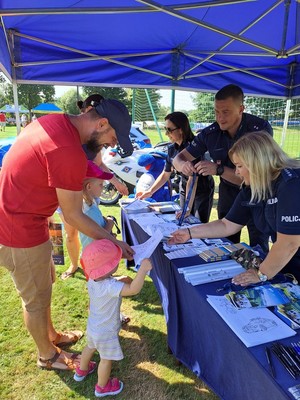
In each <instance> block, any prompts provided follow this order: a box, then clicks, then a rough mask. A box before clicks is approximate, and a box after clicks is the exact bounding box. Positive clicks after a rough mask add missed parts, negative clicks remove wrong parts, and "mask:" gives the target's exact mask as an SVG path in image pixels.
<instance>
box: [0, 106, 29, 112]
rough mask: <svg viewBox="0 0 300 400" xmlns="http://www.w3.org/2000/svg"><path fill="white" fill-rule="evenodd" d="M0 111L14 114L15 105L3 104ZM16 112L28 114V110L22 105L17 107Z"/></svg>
mask: <svg viewBox="0 0 300 400" xmlns="http://www.w3.org/2000/svg"><path fill="white" fill-rule="evenodd" d="M0 112H4V113H11V114H14V113H15V112H16V107H15V106H14V105H13V104H5V106H3V107H1V108H0ZM18 112H19V113H22V114H28V113H29V110H27V108H25V107H24V106H22V105H20V106H19V107H18Z"/></svg>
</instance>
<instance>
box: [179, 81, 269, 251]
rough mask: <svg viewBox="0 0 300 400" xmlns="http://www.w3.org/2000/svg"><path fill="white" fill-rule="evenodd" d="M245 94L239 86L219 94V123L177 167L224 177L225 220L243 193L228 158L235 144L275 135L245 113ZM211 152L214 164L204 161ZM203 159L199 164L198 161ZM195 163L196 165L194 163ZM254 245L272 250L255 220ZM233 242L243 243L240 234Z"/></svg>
mask: <svg viewBox="0 0 300 400" xmlns="http://www.w3.org/2000/svg"><path fill="white" fill-rule="evenodd" d="M243 101H244V93H243V91H242V89H241V88H240V87H239V86H236V85H227V86H224V87H223V88H222V89H220V90H219V91H218V92H217V93H216V95H215V115H216V122H214V123H213V124H212V125H210V126H208V127H207V128H205V129H203V130H202V131H201V132H200V133H199V134H198V135H197V136H196V138H195V139H194V140H193V142H192V143H191V144H190V146H188V147H187V148H186V149H184V150H183V151H181V152H180V153H179V154H178V155H177V156H176V157H175V159H174V166H175V168H176V169H177V170H178V171H181V172H183V173H184V174H185V175H191V174H192V173H193V172H198V173H199V174H202V175H204V176H207V175H217V176H219V177H220V185H219V200H218V206H217V209H218V218H220V219H221V218H223V217H225V215H226V214H227V212H228V211H229V209H230V207H231V206H232V204H233V203H234V200H235V198H236V196H237V195H238V193H239V191H240V185H241V179H240V178H239V177H238V176H236V174H235V167H234V165H233V163H232V162H231V161H230V159H229V157H228V151H229V149H230V148H231V147H232V145H233V144H234V143H235V142H236V141H237V140H238V139H239V138H240V137H242V136H243V135H245V134H247V133H249V132H253V131H262V130H263V131H266V132H268V133H269V134H270V135H271V136H273V129H272V127H271V125H270V124H269V122H268V121H266V120H264V119H262V118H259V117H256V116H254V115H251V114H247V113H244V108H245V107H244V105H243ZM207 151H208V152H209V154H210V156H211V158H212V160H213V162H211V161H207V160H203V156H204V154H205V152H207ZM198 160H199V161H198ZM192 161H193V162H192ZM247 228H248V232H249V239H250V245H251V246H256V245H260V246H261V248H262V250H263V251H264V252H267V251H268V236H267V235H266V234H263V233H261V232H259V231H258V230H257V229H256V227H255V226H254V224H253V221H252V220H249V221H248V224H247ZM228 239H230V240H231V241H232V242H233V243H238V242H239V241H240V232H238V233H236V234H234V235H231V236H228Z"/></svg>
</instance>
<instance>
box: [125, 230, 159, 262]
mask: <svg viewBox="0 0 300 400" xmlns="http://www.w3.org/2000/svg"><path fill="white" fill-rule="evenodd" d="M162 238H163V234H162V233H161V232H160V231H159V230H158V231H157V232H156V234H155V235H154V236H152V237H150V238H149V239H148V240H147V241H146V242H144V243H141V244H137V245H135V246H131V247H132V248H133V250H134V251H135V254H134V256H133V259H134V262H135V265H139V264H141V262H142V260H143V259H144V258H149V257H150V256H151V255H152V253H153V252H154V250H155V249H156V247H157V246H158V245H159V243H160V241H161V240H162Z"/></svg>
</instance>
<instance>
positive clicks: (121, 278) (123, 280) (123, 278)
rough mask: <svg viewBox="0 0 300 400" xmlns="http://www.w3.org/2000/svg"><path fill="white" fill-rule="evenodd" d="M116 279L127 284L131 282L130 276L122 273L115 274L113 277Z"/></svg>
mask: <svg viewBox="0 0 300 400" xmlns="http://www.w3.org/2000/svg"><path fill="white" fill-rule="evenodd" d="M115 278H116V280H117V281H120V282H123V283H128V284H129V285H130V284H131V282H132V280H133V279H132V278H130V276H126V275H122V276H116V277H115Z"/></svg>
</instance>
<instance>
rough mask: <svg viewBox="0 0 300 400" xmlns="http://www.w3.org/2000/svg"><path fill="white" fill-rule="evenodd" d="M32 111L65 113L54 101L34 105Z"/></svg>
mask: <svg viewBox="0 0 300 400" xmlns="http://www.w3.org/2000/svg"><path fill="white" fill-rule="evenodd" d="M31 111H33V112H34V113H36V114H51V113H55V114H57V113H63V110H62V109H61V108H59V107H57V106H56V105H55V104H53V103H41V104H39V105H38V106H36V107H34V108H33V109H32V110H31Z"/></svg>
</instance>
